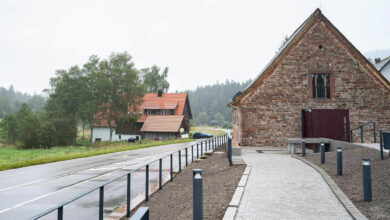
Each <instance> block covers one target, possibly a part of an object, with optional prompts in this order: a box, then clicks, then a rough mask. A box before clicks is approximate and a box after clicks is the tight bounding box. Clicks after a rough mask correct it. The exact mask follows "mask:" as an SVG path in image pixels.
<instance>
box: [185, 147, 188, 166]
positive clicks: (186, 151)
mask: <svg viewBox="0 0 390 220" xmlns="http://www.w3.org/2000/svg"><path fill="white" fill-rule="evenodd" d="M185 153H186V166H188V149H187V148H186V149H185Z"/></svg>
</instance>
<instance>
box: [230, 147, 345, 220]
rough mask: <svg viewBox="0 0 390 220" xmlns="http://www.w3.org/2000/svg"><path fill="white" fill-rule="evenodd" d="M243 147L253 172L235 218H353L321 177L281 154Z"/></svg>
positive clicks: (304, 165) (308, 167)
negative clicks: (260, 151) (258, 151)
mask: <svg viewBox="0 0 390 220" xmlns="http://www.w3.org/2000/svg"><path fill="white" fill-rule="evenodd" d="M256 149H257V148H253V147H250V148H246V147H243V148H242V149H241V154H242V155H241V156H242V158H243V159H244V160H245V162H246V163H247V164H248V166H251V167H252V168H251V171H250V174H249V178H248V181H247V184H246V186H245V190H244V193H243V195H242V198H241V202H240V205H239V208H238V210H237V213H236V218H235V219H240V220H241V219H242V220H244V219H245V220H246V219H343V220H344V219H352V217H351V216H350V215H349V213H348V212H347V211H346V209H345V208H344V206H343V205H342V204H341V203H340V201H339V200H338V199H337V198H336V196H335V195H334V194H333V192H332V190H331V189H330V188H329V186H328V184H327V183H326V182H325V181H324V179H323V178H322V176H321V175H320V174H319V173H318V172H317V171H315V170H314V169H313V168H312V167H310V166H308V165H307V164H305V163H303V162H302V161H300V160H297V159H295V158H292V157H290V156H289V155H288V154H287V151H286V152H285V153H284V154H281V153H277V154H276V153H275V154H271V153H267V154H264V153H257V152H256Z"/></svg>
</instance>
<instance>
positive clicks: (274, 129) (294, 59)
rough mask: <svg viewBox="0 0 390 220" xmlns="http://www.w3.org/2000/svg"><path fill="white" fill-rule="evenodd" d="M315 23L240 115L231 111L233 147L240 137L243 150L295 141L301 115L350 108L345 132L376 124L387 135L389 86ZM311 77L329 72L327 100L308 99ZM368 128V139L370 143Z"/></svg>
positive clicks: (320, 19) (321, 20)
mask: <svg viewBox="0 0 390 220" xmlns="http://www.w3.org/2000/svg"><path fill="white" fill-rule="evenodd" d="M319 13H321V12H319ZM315 19H316V20H315V21H314V23H313V24H312V25H311V27H310V28H309V29H307V30H306V32H305V33H304V34H303V35H301V38H300V40H299V41H298V42H297V43H295V45H293V46H292V47H291V49H290V50H289V51H288V52H287V54H286V55H284V57H283V58H282V59H281V61H280V62H279V63H277V65H276V66H275V67H273V68H274V69H273V71H272V73H271V74H270V75H269V76H268V77H266V78H265V79H264V80H263V82H262V83H261V84H259V85H258V86H257V87H256V88H255V89H254V90H253V92H251V93H250V96H249V97H248V98H246V99H245V101H243V102H241V103H240V104H239V110H238V109H237V108H232V110H233V130H234V132H233V145H237V144H238V142H239V140H238V138H239V136H240V143H241V145H243V146H280V145H281V144H282V143H283V141H282V138H283V137H300V136H301V110H302V109H308V108H313V109H349V117H350V128H354V127H357V126H360V125H362V124H364V123H366V122H369V121H375V122H376V123H377V126H378V128H377V130H379V129H386V130H390V90H389V87H386V85H385V84H384V83H383V81H382V82H381V81H380V80H379V79H378V77H377V76H375V75H374V74H373V73H372V72H369V71H368V70H367V65H368V64H366V63H365V62H364V60H363V61H362V59H359V56H357V55H356V54H354V53H353V52H351V50H350V49H349V48H350V47H351V46H352V45H348V44H346V43H345V41H343V40H341V39H340V37H339V36H337V34H335V33H334V31H332V30H331V29H330V28H329V23H327V20H324V18H323V17H321V16H319V17H317V18H315ZM320 45H321V46H320ZM360 56H361V55H360ZM271 65H273V64H271ZM313 73H330V75H331V98H330V99H313V98H312V91H311V88H312V87H311V74H313ZM385 83H386V81H385ZM239 111H240V112H239ZM240 121H241V126H239V122H240ZM239 127H240V128H241V129H240V130H241V131H239ZM368 129H372V128H366V131H365V132H367V133H366V134H367V138H368V139H367V140H368V141H369V142H370V141H371V142H372V139H373V135H372V134H371V133H370V135H368V132H371V131H370V130H368ZM239 132H240V133H239ZM377 133H378V132H377ZM340 135H341V134H340ZM354 138H355V140H357V137H354ZM377 139H378V140H379V138H377Z"/></svg>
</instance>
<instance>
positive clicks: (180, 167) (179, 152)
mask: <svg viewBox="0 0 390 220" xmlns="http://www.w3.org/2000/svg"><path fill="white" fill-rule="evenodd" d="M179 172H181V150H179Z"/></svg>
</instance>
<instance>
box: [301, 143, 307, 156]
mask: <svg viewBox="0 0 390 220" xmlns="http://www.w3.org/2000/svg"><path fill="white" fill-rule="evenodd" d="M304 156H306V141H305V140H302V157H304Z"/></svg>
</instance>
